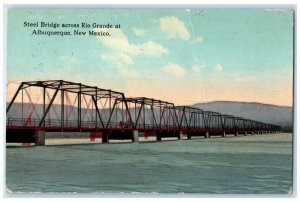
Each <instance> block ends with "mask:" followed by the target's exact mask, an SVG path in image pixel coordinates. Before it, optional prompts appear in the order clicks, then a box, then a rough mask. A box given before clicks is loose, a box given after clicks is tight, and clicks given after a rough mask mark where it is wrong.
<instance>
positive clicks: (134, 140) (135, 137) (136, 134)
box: [132, 130, 139, 142]
mask: <svg viewBox="0 0 300 202" xmlns="http://www.w3.org/2000/svg"><path fill="white" fill-rule="evenodd" d="M132 142H139V131H138V130H134V131H133V139H132Z"/></svg>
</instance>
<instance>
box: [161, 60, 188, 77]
mask: <svg viewBox="0 0 300 202" xmlns="http://www.w3.org/2000/svg"><path fill="white" fill-rule="evenodd" d="M162 71H163V72H165V73H169V74H172V75H174V76H176V77H180V76H183V75H184V74H185V73H186V70H185V69H184V68H183V67H181V66H179V65H178V64H173V63H169V64H167V65H166V66H164V67H163V68H162Z"/></svg>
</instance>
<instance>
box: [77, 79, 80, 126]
mask: <svg viewBox="0 0 300 202" xmlns="http://www.w3.org/2000/svg"><path fill="white" fill-rule="evenodd" d="M77 105H78V108H77V109H78V112H77V114H78V119H77V127H78V128H81V83H80V84H79V92H78V104H77Z"/></svg>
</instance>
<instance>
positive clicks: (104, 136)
mask: <svg viewBox="0 0 300 202" xmlns="http://www.w3.org/2000/svg"><path fill="white" fill-rule="evenodd" d="M108 133H109V132H103V135H102V143H108Z"/></svg>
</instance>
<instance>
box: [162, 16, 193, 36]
mask: <svg viewBox="0 0 300 202" xmlns="http://www.w3.org/2000/svg"><path fill="white" fill-rule="evenodd" d="M159 25H160V29H161V30H162V32H163V33H165V34H166V37H167V39H172V38H177V37H178V38H180V39H182V40H189V39H190V33H189V31H188V30H187V28H186V27H185V25H184V23H183V22H182V21H180V20H179V19H178V18H177V17H173V16H172V17H163V18H160V19H159Z"/></svg>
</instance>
